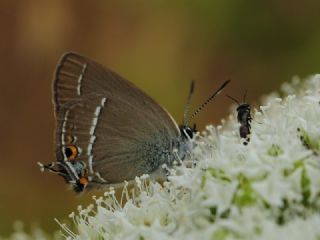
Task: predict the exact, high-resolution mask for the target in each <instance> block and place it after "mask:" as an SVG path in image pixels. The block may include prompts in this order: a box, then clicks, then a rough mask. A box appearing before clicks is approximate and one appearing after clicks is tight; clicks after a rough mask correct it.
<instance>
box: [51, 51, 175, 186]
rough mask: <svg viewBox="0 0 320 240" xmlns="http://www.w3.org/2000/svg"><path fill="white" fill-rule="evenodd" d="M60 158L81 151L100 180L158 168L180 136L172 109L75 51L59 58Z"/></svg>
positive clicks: (56, 96) (80, 156)
mask: <svg viewBox="0 0 320 240" xmlns="http://www.w3.org/2000/svg"><path fill="white" fill-rule="evenodd" d="M53 90H54V105H55V111H56V117H57V131H56V142H57V150H56V152H57V159H58V161H65V160H66V153H65V151H66V146H67V145H68V144H70V141H72V144H74V145H75V146H77V147H78V148H79V149H80V151H79V153H78V155H77V157H76V159H75V160H76V161H77V160H81V161H83V162H85V163H86V164H87V166H88V171H89V173H90V174H93V175H95V176H97V178H96V182H99V181H100V182H106V183H117V182H121V181H123V180H131V179H133V178H134V177H135V176H138V175H141V174H143V173H151V172H153V171H155V170H156V169H157V168H158V167H159V166H160V164H161V163H165V162H167V161H169V160H170V159H171V151H172V148H173V146H174V142H175V141H177V139H178V138H179V136H180V131H179V129H178V126H177V124H176V123H175V121H174V120H173V119H172V117H171V116H170V115H169V113H168V112H167V111H166V110H165V109H163V108H162V107H161V106H160V105H159V104H157V103H156V102H155V101H154V100H153V99H152V98H150V97H149V96H147V95H146V94H145V93H144V92H142V91H141V90H140V89H138V88H137V87H136V86H134V85H133V84H132V83H130V82H128V81H127V80H125V79H124V78H122V77H121V76H119V75H118V74H116V73H114V72H112V71H111V70H109V69H107V68H104V67H103V66H101V65H100V64H98V63H95V62H94V61H92V60H90V59H88V58H86V57H83V56H80V55H78V54H75V53H67V54H66V55H64V56H63V57H62V59H61V60H60V62H59V64H58V67H57V70H56V73H55V81H54V86H53Z"/></svg>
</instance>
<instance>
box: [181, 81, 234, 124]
mask: <svg viewBox="0 0 320 240" xmlns="http://www.w3.org/2000/svg"><path fill="white" fill-rule="evenodd" d="M229 82H230V80H227V81H225V82H224V83H223V84H222V85H221V87H220V88H219V89H218V90H217V91H216V92H215V93H213V94H212V95H211V97H209V98H208V99H207V100H206V101H205V102H204V103H203V104H202V105H201V106H200V107H198V109H197V110H196V111H194V113H193V114H192V115H191V117H190V118H189V119H188V121H187V122H186V125H188V123H189V122H190V120H192V119H193V118H194V117H195V116H196V115H197V114H198V113H199V112H200V111H201V110H202V109H203V108H204V107H205V106H206V105H207V104H208V103H209V102H211V101H212V100H213V99H214V98H215V97H216V96H217V95H219V94H220V93H221V92H222V90H223V89H224V88H225V87H226V86H227V85H228V83H229Z"/></svg>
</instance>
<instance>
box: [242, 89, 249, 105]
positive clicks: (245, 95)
mask: <svg viewBox="0 0 320 240" xmlns="http://www.w3.org/2000/svg"><path fill="white" fill-rule="evenodd" d="M247 93H248V88H247V89H246V91H245V93H244V95H243V102H244V103H245V102H246V97H247Z"/></svg>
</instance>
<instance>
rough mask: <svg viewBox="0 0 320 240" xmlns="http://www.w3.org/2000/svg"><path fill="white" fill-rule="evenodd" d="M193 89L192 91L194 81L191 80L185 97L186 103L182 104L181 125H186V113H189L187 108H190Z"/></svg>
mask: <svg viewBox="0 0 320 240" xmlns="http://www.w3.org/2000/svg"><path fill="white" fill-rule="evenodd" d="M193 91H194V81H193V80H192V81H191V85H190V90H189V95H188V98H187V102H186V105H185V106H184V111H183V125H184V126H186V124H187V117H188V113H189V109H190V102H191V98H192V95H193Z"/></svg>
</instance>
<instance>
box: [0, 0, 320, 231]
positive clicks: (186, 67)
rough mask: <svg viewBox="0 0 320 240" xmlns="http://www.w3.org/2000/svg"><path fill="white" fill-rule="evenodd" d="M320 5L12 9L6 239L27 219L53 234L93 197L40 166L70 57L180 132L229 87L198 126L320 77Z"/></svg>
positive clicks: (37, 5)
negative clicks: (192, 112)
mask: <svg viewBox="0 0 320 240" xmlns="http://www.w3.org/2000/svg"><path fill="white" fill-rule="evenodd" d="M319 10H320V2H319V1H308V0H307V1H303V2H302V1H288V0H277V1H275V0H270V1H250V0H248V1H229V0H225V1H218V0H212V1H208V0H197V1H196V0H193V1H191V0H185V1H160V0H143V1H142V0H140V1H139V0H137V1H124V0H114V1H109V0H90V1H79V0H55V1H40V0H39V1H35V0H24V1H15V0H1V2H0V34H1V35H0V74H1V75H0V76H1V77H0V91H1V92H0V134H1V135H0V136H1V137H0V161H1V165H0V177H1V181H0V236H1V235H2V236H4V235H7V234H9V233H10V232H11V231H12V224H13V222H14V221H15V220H17V219H20V220H22V221H24V222H25V223H26V224H27V225H29V226H32V225H34V224H38V225H39V226H41V227H42V228H43V229H45V230H46V231H48V232H52V231H54V230H55V229H58V228H59V227H58V226H57V224H56V223H55V222H54V221H53V218H54V217H56V218H58V219H60V220H63V219H65V218H67V216H68V214H69V213H70V212H71V211H74V210H75V209H76V206H77V205H79V204H84V205H86V204H87V203H88V202H91V200H90V199H91V194H87V195H83V196H80V197H79V196H76V195H75V194H74V193H73V192H71V191H67V190H66V186H65V183H64V181H63V179H62V178H60V177H57V176H54V175H53V174H48V173H47V174H44V173H41V172H40V171H39V169H38V167H37V165H36V162H38V161H42V162H50V161H52V160H53V159H54V142H53V130H54V124H55V121H54V117H53V107H52V103H51V82H52V74H53V71H54V69H55V65H56V63H57V61H58V59H59V57H60V56H61V55H62V54H63V53H64V52H66V51H76V52H79V53H81V54H83V55H87V56H89V57H91V58H93V59H95V60H96V61H98V62H100V63H102V64H103V65H106V66H109V67H110V68H112V69H113V70H115V71H116V72H118V73H120V74H121V75H123V76H125V77H126V78H127V79H129V80H130V81H132V82H134V83H135V84H136V85H138V86H139V87H141V88H142V89H143V90H144V91H145V92H147V93H148V94H149V95H151V96H152V97H154V98H155V99H156V100H157V101H158V102H159V103H160V104H161V105H162V106H164V107H165V108H166V109H168V111H169V112H170V113H172V115H173V117H174V118H175V119H176V120H177V121H178V122H181V119H182V111H183V106H184V103H185V101H186V96H187V92H188V89H189V85H190V81H191V80H192V79H194V80H196V90H195V96H194V99H193V104H192V108H193V109H194V108H195V107H196V106H197V105H199V104H200V103H201V102H202V101H203V100H204V99H205V98H207V97H208V96H209V95H210V94H211V93H212V92H213V91H214V90H216V88H217V87H218V86H219V85H220V84H221V83H222V82H223V81H225V80H226V79H231V80H232V83H231V85H229V86H228V88H227V89H226V91H225V92H224V94H222V96H220V97H219V98H217V99H216V100H215V101H214V102H213V103H212V104H210V106H209V107H207V108H206V110H205V111H203V112H201V113H200V114H199V116H198V117H197V118H196V120H195V121H196V122H197V124H198V126H199V128H200V129H202V128H203V127H204V126H205V125H206V124H207V123H214V124H218V123H219V119H221V118H222V117H224V116H226V115H227V114H228V112H229V106H230V104H231V102H230V100H229V99H227V98H225V97H224V96H223V95H225V94H226V93H228V94H230V95H232V96H234V97H236V98H240V99H241V97H242V95H243V93H244V91H245V89H247V88H248V89H249V92H248V100H249V102H251V103H252V102H256V101H257V100H258V99H259V96H261V95H262V94H265V93H268V92H270V91H271V90H277V89H278V88H279V86H280V84H281V83H282V82H283V81H288V80H290V79H291V77H292V76H293V75H299V76H302V77H305V76H306V75H310V74H313V73H316V72H319V63H318V62H319V53H320V27H319V21H318V20H316V19H319Z"/></svg>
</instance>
